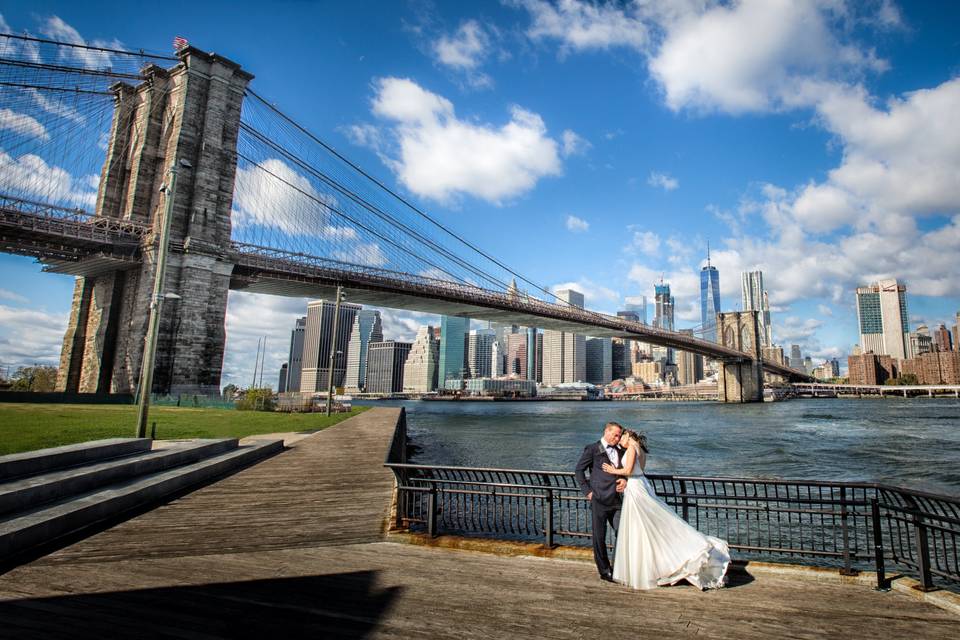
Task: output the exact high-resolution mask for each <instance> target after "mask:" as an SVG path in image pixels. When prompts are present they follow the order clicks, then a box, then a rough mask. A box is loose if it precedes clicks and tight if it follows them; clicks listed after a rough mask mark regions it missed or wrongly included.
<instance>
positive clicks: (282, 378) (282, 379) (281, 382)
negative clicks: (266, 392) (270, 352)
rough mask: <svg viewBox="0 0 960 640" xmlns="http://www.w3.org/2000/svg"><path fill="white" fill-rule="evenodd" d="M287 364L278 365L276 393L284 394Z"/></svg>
mask: <svg viewBox="0 0 960 640" xmlns="http://www.w3.org/2000/svg"><path fill="white" fill-rule="evenodd" d="M287 369H288V366H287V363H286V362H284V363H283V364H282V365H280V378H279V379H278V380H277V393H285V392H286V390H287Z"/></svg>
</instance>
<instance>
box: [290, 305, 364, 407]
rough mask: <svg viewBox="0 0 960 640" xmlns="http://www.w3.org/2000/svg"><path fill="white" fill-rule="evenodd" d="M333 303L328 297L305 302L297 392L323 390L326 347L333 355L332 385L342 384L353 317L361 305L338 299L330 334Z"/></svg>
mask: <svg viewBox="0 0 960 640" xmlns="http://www.w3.org/2000/svg"><path fill="white" fill-rule="evenodd" d="M335 309H336V303H335V302H333V301H332V300H314V301H311V302H310V303H308V304H307V323H306V326H305V327H304V334H303V372H302V373H301V376H300V393H314V392H317V391H326V390H327V377H328V372H329V366H330V350H331V349H333V350H334V352H335V353H334V356H333V386H334V387H339V386H342V385H343V381H344V378H345V377H346V373H347V345H348V344H349V343H350V331H351V328H352V327H353V320H354V317H355V316H356V315H357V312H358V311H360V309H361V307H360V305H358V304H351V303H349V302H341V303H340V318H339V320H338V321H337V322H336V325H337V327H336V329H337V334H336V336H334V334H333V329H334V327H333V325H334V324H335V323H334V312H335Z"/></svg>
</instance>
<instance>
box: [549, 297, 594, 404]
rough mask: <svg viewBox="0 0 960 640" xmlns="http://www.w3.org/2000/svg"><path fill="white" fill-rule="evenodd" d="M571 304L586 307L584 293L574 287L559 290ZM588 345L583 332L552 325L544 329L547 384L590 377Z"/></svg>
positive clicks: (576, 380)
mask: <svg viewBox="0 0 960 640" xmlns="http://www.w3.org/2000/svg"><path fill="white" fill-rule="evenodd" d="M556 295H557V297H558V298H559V299H560V300H561V301H562V302H566V303H567V304H569V305H571V306H574V307H578V308H580V309H582V308H583V294H582V293H580V292H579V291H574V290H573V289H564V290H562V291H558V292H557V294H556ZM586 357H587V345H586V339H585V337H584V336H583V335H580V334H575V333H569V332H567V331H554V330H552V329H548V330H546V331H544V332H543V377H542V380H543V384H545V385H556V384H561V383H564V382H580V381H583V380H584V379H585V378H586V375H587V367H586V364H587V363H586Z"/></svg>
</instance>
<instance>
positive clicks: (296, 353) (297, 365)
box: [283, 316, 307, 392]
mask: <svg viewBox="0 0 960 640" xmlns="http://www.w3.org/2000/svg"><path fill="white" fill-rule="evenodd" d="M306 327H307V317H306V316H303V317H302V318H297V321H296V323H295V324H294V326H293V331H291V332H290V355H289V356H288V357H287V379H286V382H284V385H283V388H284V391H294V392H296V391H300V374H301V372H302V371H303V333H304V330H305V329H306Z"/></svg>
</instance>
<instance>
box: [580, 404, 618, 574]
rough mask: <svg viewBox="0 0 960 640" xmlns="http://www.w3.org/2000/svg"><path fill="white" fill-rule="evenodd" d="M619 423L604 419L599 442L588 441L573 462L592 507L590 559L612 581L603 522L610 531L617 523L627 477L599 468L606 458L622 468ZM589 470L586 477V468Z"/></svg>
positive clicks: (615, 529) (581, 486) (614, 528)
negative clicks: (591, 551) (605, 423)
mask: <svg viewBox="0 0 960 640" xmlns="http://www.w3.org/2000/svg"><path fill="white" fill-rule="evenodd" d="M622 435H623V427H621V426H620V425H619V424H617V423H616V422H608V423H607V425H606V426H605V427H604V429H603V437H602V438H600V441H599V442H594V443H592V444H588V445H587V446H586V447H584V449H583V455H581V456H580V461H579V462H577V469H576V475H577V482H578V483H579V484H580V488H581V489H582V490H583V493H584V494H585V495H586V496H587V499H588V500H590V508H591V509H592V510H593V559H594V561H595V562H596V563H597V570H598V571H599V572H600V578H601V579H602V580H606V581H608V582H613V568H612V567H611V566H610V558H609V556H608V555H607V525H608V524H609V525H610V526H611V527H613V531H614V533H616V531H617V526H618V525H619V524H620V505H621V504H622V503H623V496H621V495H620V494H622V493H623V490H624V488H625V487H626V486H627V481H626V479H624V478H618V477H617V476H614V475H611V474H609V473H607V472H606V471H604V470H603V464H604V463H605V462H609V463H610V464H612V465H613V466H615V467H616V468H618V469H620V468H622V464H621V460H622V459H623V454H624V450H623V449H622V448H621V447H620V436H622ZM587 471H589V472H590V478H589V479H588V478H587V476H586V472H587Z"/></svg>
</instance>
